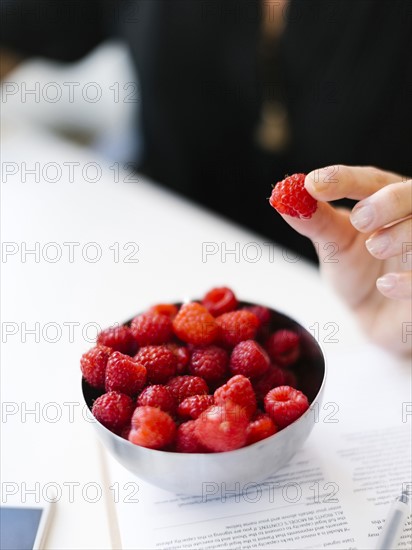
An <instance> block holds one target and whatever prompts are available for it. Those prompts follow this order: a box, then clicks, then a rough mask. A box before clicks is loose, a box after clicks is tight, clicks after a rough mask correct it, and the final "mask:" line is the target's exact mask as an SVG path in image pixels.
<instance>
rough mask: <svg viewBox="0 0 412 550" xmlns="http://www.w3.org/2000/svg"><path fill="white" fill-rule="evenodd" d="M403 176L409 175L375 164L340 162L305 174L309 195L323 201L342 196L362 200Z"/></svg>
mask: <svg viewBox="0 0 412 550" xmlns="http://www.w3.org/2000/svg"><path fill="white" fill-rule="evenodd" d="M403 179H406V178H403V177H402V176H400V175H399V174H395V173H394V172H387V171H385V170H380V169H379V168H374V167H372V166H345V165H343V164H337V165H335V166H327V167H326V168H321V169H319V170H314V171H313V172H310V173H309V174H308V175H307V176H306V179H305V187H306V189H307V191H308V193H309V194H310V195H312V196H313V197H314V198H315V199H317V200H320V201H334V200H338V199H343V198H348V199H355V200H361V199H364V198H365V197H368V196H369V195H372V194H373V193H376V191H379V189H382V188H383V187H385V186H386V185H388V184H390V183H395V182H399V181H402V180H403Z"/></svg>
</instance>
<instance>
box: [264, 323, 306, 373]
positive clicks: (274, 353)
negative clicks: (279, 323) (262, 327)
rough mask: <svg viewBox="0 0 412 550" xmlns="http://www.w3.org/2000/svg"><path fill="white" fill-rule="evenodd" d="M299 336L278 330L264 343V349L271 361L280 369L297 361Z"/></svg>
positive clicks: (288, 331) (284, 330) (289, 331)
mask: <svg viewBox="0 0 412 550" xmlns="http://www.w3.org/2000/svg"><path fill="white" fill-rule="evenodd" d="M299 341H300V337H299V334H297V333H296V332H293V331H292V330H286V329H282V330H278V331H276V332H274V333H273V334H271V335H270V336H269V338H268V339H267V340H266V342H265V348H266V350H267V352H268V353H269V357H270V358H271V359H272V361H273V362H274V363H276V364H278V365H280V366H282V367H288V366H289V365H292V364H293V363H295V362H296V361H297V359H298V358H299V355H300V346H299Z"/></svg>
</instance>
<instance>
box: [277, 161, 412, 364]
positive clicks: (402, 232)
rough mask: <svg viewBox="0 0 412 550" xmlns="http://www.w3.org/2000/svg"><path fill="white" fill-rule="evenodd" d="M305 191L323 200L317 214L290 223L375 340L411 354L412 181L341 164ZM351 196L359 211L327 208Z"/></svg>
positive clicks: (312, 179) (315, 175)
mask: <svg viewBox="0 0 412 550" xmlns="http://www.w3.org/2000/svg"><path fill="white" fill-rule="evenodd" d="M305 187H306V189H307V191H308V192H309V193H310V194H311V195H312V196H313V197H314V198H316V199H317V200H318V201H319V202H318V209H317V211H316V212H315V214H314V215H313V216H312V218H311V219H309V220H302V219H297V218H292V217H289V216H286V215H284V216H283V217H284V219H285V220H286V221H287V222H288V223H289V224H290V225H291V226H292V227H293V228H294V229H295V230H296V231H298V232H299V233H301V234H302V235H305V236H307V237H309V238H310V239H311V240H312V241H313V242H314V244H315V246H316V250H317V252H318V255H319V261H320V268H321V271H322V273H323V275H324V276H325V277H326V278H327V279H328V280H329V281H330V282H331V284H332V285H333V286H334V288H335V289H336V291H337V292H338V293H339V294H340V295H341V296H342V297H343V299H344V301H345V302H346V303H347V304H348V305H349V306H350V307H351V308H352V310H353V311H354V313H355V314H356V316H357V317H358V319H359V321H360V323H361V325H362V326H363V328H364V329H365V331H366V332H367V333H368V334H369V336H370V337H371V338H372V339H373V340H375V341H376V342H377V343H380V344H381V345H383V346H385V347H387V348H389V349H391V350H392V351H397V352H409V353H410V349H411V346H410V339H411V334H412V318H411V317H412V303H411V300H412V180H406V178H402V176H399V175H397V174H394V173H391V172H385V171H383V170H378V169H377V168H372V167H349V166H342V165H337V166H330V167H327V168H323V169H321V170H315V171H313V172H311V173H310V174H308V175H307V176H306V180H305ZM344 197H347V198H351V199H356V200H359V202H358V203H357V204H356V206H355V207H354V208H353V210H352V212H350V211H349V210H347V209H342V208H334V207H333V206H332V205H330V204H328V203H327V202H326V201H333V200H337V199H341V198H344ZM331 246H332V248H333V247H334V249H335V251H336V254H335V255H334V257H333V260H332V259H331V257H330V256H331V254H330V249H331ZM328 260H329V261H328Z"/></svg>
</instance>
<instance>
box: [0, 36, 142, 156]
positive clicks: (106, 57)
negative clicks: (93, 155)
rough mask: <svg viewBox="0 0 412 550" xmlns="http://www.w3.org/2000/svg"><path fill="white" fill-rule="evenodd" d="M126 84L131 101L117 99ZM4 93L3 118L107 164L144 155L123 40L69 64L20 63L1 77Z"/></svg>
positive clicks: (133, 76)
mask: <svg viewBox="0 0 412 550" xmlns="http://www.w3.org/2000/svg"><path fill="white" fill-rule="evenodd" d="M6 57H7V55H6ZM3 65H4V55H3ZM90 83H95V84H96V85H97V87H94V86H89V84H90ZM125 86H129V87H130V91H129V88H127V91H129V96H130V97H129V99H128V100H127V101H123V99H124V97H123V95H122V100H120V97H119V95H120V92H122V94H123V92H124V90H125ZM88 90H89V95H86V94H87V93H88ZM29 91H33V93H32V94H30V93H29ZM100 91H102V92H101V94H100ZM103 91H104V93H103ZM1 94H2V106H1V116H2V118H3V119H7V120H9V121H16V122H20V123H22V122H23V123H29V124H32V125H36V126H39V127H43V128H45V129H46V130H50V131H52V132H56V133H57V134H60V135H62V136H64V137H66V138H68V139H72V140H74V141H76V142H78V143H81V144H84V145H87V146H89V147H91V148H92V149H94V150H96V152H97V153H98V154H101V155H103V156H105V157H107V158H108V159H109V160H113V161H118V162H132V161H135V162H136V160H137V161H138V159H139V157H140V154H139V151H140V148H141V143H139V139H138V133H137V132H136V131H135V127H136V124H138V121H139V109H140V94H139V87H138V80H137V75H136V73H135V71H134V68H133V63H132V60H131V58H130V55H129V52H128V50H127V48H126V46H125V45H124V44H123V43H122V42H118V41H110V40H109V41H106V42H104V43H103V44H102V45H100V46H98V47H97V48H95V49H94V50H93V51H92V52H91V53H89V54H88V55H86V56H85V57H84V58H83V59H81V60H80V61H77V62H73V63H69V64H68V63H62V62H57V61H49V60H46V59H44V58H37V57H35V58H30V59H25V60H22V61H21V62H20V63H18V64H17V65H14V66H13V67H10V70H9V71H7V74H3V82H2V88H1ZM116 98H118V100H117V101H116Z"/></svg>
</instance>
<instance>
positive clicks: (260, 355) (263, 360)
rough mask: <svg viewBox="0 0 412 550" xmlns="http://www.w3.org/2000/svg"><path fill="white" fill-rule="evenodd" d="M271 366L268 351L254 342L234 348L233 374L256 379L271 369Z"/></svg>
mask: <svg viewBox="0 0 412 550" xmlns="http://www.w3.org/2000/svg"><path fill="white" fill-rule="evenodd" d="M269 364H270V359H269V355H268V354H267V353H266V351H265V350H264V349H263V348H262V347H261V346H259V344H258V343H257V342H255V341H254V340H245V341H243V342H239V344H238V345H237V346H235V347H234V348H233V351H232V355H231V356H230V363H229V368H230V371H231V373H232V374H243V376H248V377H249V378H256V377H257V376H261V375H262V374H263V373H265V372H266V371H267V370H268V369H269Z"/></svg>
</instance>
